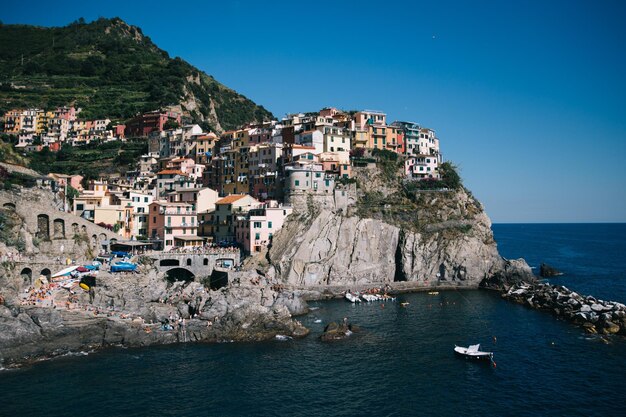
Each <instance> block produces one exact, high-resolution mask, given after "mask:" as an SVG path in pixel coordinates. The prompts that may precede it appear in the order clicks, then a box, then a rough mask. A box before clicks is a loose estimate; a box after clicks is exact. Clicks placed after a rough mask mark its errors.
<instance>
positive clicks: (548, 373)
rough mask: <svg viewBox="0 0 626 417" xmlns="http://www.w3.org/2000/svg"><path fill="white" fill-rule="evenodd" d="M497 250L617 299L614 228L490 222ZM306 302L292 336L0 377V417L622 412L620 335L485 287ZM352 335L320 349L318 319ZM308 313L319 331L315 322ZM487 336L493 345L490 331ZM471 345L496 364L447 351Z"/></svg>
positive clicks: (127, 354)
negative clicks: (345, 327)
mask: <svg viewBox="0 0 626 417" xmlns="http://www.w3.org/2000/svg"><path fill="white" fill-rule="evenodd" d="M493 229H494V232H495V235H496V240H497V241H498V243H499V248H500V251H501V253H502V254H503V255H504V256H506V257H509V258H516V257H525V258H526V259H528V261H529V263H530V264H531V265H534V266H538V265H539V264H540V263H541V262H546V263H549V264H551V265H552V266H554V267H556V268H558V269H560V270H562V271H564V272H565V275H564V276H562V277H559V278H558V279H555V280H553V281H554V282H558V283H560V284H563V285H566V286H568V287H569V288H571V289H574V290H577V291H579V292H581V293H593V294H594V295H597V296H600V297H605V298H607V299H614V300H617V301H622V302H624V301H626V291H625V288H626V283H625V282H624V279H625V275H624V273H625V270H626V259H625V256H626V255H625V254H626V241H625V238H624V236H625V233H626V225H624V224H618V225H494V227H493ZM400 298H401V300H402V301H407V302H409V303H410V304H409V305H408V306H407V307H406V308H403V307H401V306H400V303H399V302H395V303H386V304H384V307H383V305H382V304H381V303H372V304H363V305H352V304H350V303H347V302H345V301H343V300H334V301H328V302H316V303H312V306H313V307H316V308H317V309H316V310H314V311H313V312H312V313H311V314H309V315H307V316H305V317H302V318H301V320H302V321H303V323H304V324H305V325H307V326H308V327H310V328H311V329H312V333H311V335H309V336H308V337H307V338H305V339H301V340H292V341H287V342H281V341H270V342H266V343H258V344H239V343H231V344H218V345H206V344H188V345H178V346H161V347H153V348H143V349H110V350H106V351H102V352H98V353H94V354H90V355H88V356H73V357H64V358H59V359H55V360H52V361H47V362H42V363H39V364H36V365H34V366H31V367H28V368H25V369H20V370H14V371H4V372H1V373H0V415H7V416H9V415H10V416H31V415H46V416H57V415H58V416H68V415H76V416H79V415H80V416H111V415H125V416H140V415H211V416H213V415H215V416H231V415H232V416H236V415H245V416H248V415H259V416H267V415H280V416H283V415H298V416H300V415H302V416H335V415H336V416H361V415H382V416H406V415H436V416H459V415H494V416H518V415H519V416H528V415H530V416H546V415H547V416H551V415H554V416H557V415H558V416H561V415H585V416H589V415H603V416H604V415H610V416H615V415H625V413H626V411H625V409H624V400H623V399H624V395H625V394H626V379H625V378H624V373H625V371H626V341H625V340H624V339H623V338H621V337H611V338H608V339H607V340H608V344H607V343H605V342H604V341H602V339H600V338H599V337H589V336H587V335H585V334H584V333H582V332H581V330H580V329H579V328H577V327H574V326H573V325H571V324H569V323H567V322H564V321H560V320H557V319H555V318H554V317H553V316H551V315H549V314H546V313H544V312H539V311H535V310H530V309H527V308H525V307H523V306H519V305H517V304H512V303H509V302H506V301H503V300H502V299H500V298H499V297H498V296H497V294H495V293H492V292H486V291H463V292H460V291H446V292H443V291H442V292H440V294H439V295H428V294H425V293H420V294H409V295H405V296H402V297H400ZM346 316H347V317H349V318H350V321H352V322H354V323H357V324H359V325H361V326H362V327H363V328H364V331H363V332H362V333H359V334H357V335H355V336H354V337H353V338H351V339H349V340H345V341H341V342H337V343H331V344H325V343H322V342H320V341H319V340H318V336H319V335H320V334H321V332H322V330H323V326H324V324H325V323H328V322H329V321H332V320H340V319H341V318H342V317H346ZM318 319H321V320H322V322H321V323H316V322H315V321H316V320H318ZM494 336H495V337H496V341H495V342H494V339H493V337H494ZM470 343H482V344H483V347H484V348H486V349H490V350H493V351H494V352H495V361H496V364H497V366H496V367H495V368H493V367H490V366H489V365H481V364H477V363H469V362H466V361H464V360H463V359H460V358H457V357H455V356H454V354H453V353H452V349H453V347H454V345H455V344H460V345H467V344H470Z"/></svg>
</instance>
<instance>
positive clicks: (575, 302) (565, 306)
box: [502, 282, 626, 335]
mask: <svg viewBox="0 0 626 417" xmlns="http://www.w3.org/2000/svg"><path fill="white" fill-rule="evenodd" d="M502 298H504V299H506V300H510V301H513V302H516V303H518V304H523V305H525V306H527V307H530V308H534V309H538V310H544V311H549V312H551V313H552V314H554V315H555V316H557V317H560V318H564V319H566V320H568V321H570V322H572V323H574V324H576V325H579V326H581V327H582V328H584V329H585V331H586V332H587V333H592V334H596V333H601V334H605V335H608V334H620V335H626V305H624V304H622V303H618V302H615V301H604V300H599V299H596V298H595V297H592V296H590V295H588V296H584V295H580V294H578V293H577V292H575V291H571V290H569V289H568V288H567V287H564V286H562V285H551V284H546V283H528V282H520V283H517V284H514V285H512V286H510V287H509V288H508V289H505V290H504V291H503V292H502Z"/></svg>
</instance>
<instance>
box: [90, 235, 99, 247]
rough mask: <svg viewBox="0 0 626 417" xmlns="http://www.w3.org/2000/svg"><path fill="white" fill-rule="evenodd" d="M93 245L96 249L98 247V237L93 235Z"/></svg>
mask: <svg viewBox="0 0 626 417" xmlns="http://www.w3.org/2000/svg"><path fill="white" fill-rule="evenodd" d="M91 244H92V245H93V246H94V247H98V235H91Z"/></svg>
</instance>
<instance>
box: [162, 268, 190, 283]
mask: <svg viewBox="0 0 626 417" xmlns="http://www.w3.org/2000/svg"><path fill="white" fill-rule="evenodd" d="M166 278H167V280H168V281H169V282H175V281H186V282H190V281H193V280H194V279H195V278H196V276H195V275H194V274H193V272H191V271H190V270H188V269H187V268H172V269H170V270H169V271H167V274H166Z"/></svg>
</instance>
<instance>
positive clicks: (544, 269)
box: [539, 264, 563, 278]
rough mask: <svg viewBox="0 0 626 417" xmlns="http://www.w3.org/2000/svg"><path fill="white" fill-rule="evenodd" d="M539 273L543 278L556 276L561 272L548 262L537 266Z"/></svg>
mask: <svg viewBox="0 0 626 417" xmlns="http://www.w3.org/2000/svg"><path fill="white" fill-rule="evenodd" d="M539 275H541V276H542V277H544V278H550V277H557V276H559V275H563V273H562V272H561V271H559V270H558V269H556V268H554V267H552V266H550V265H548V264H541V266H540V267H539Z"/></svg>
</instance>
